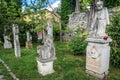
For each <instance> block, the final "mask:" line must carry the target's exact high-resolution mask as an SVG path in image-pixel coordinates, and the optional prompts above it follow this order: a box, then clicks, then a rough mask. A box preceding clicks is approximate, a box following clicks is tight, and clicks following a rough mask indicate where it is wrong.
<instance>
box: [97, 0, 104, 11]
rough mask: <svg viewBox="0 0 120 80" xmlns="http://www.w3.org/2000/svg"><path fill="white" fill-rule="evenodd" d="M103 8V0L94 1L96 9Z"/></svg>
mask: <svg viewBox="0 0 120 80" xmlns="http://www.w3.org/2000/svg"><path fill="white" fill-rule="evenodd" d="M102 8H103V1H101V0H99V1H97V2H96V9H97V10H101V9H102Z"/></svg>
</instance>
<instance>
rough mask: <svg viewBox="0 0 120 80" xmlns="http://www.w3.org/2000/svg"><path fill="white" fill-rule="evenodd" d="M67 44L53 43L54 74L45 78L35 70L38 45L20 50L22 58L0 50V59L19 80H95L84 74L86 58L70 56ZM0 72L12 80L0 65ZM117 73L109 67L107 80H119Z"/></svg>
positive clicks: (116, 70)
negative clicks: (54, 52) (54, 57)
mask: <svg viewBox="0 0 120 80" xmlns="http://www.w3.org/2000/svg"><path fill="white" fill-rule="evenodd" d="M67 44H68V43H67V42H55V48H56V57H57V59H56V60H55V61H54V69H55V73H53V74H50V75H46V76H45V77H44V76H42V75H40V74H39V73H38V69H37V62H36V56H37V53H36V47H37V45H39V44H34V45H33V48H31V49H25V48H21V55H22V56H21V57H20V58H16V57H15V55H14V49H11V50H4V48H0V54H1V55H0V58H1V59H3V60H4V61H5V63H6V64H7V65H8V66H9V67H10V69H11V70H12V72H13V73H14V74H15V75H16V76H17V77H18V78H19V79H20V80H96V79H94V78H93V77H91V76H88V75H87V74H86V71H85V59H86V58H85V57H86V56H85V55H83V56H73V55H71V54H70V51H69V50H68V47H67ZM0 70H1V74H3V75H4V76H5V79H6V80H13V79H12V78H11V77H10V76H9V74H8V73H7V71H6V70H4V67H3V66H2V65H1V64H0ZM119 71H120V69H119V68H114V67H112V66H110V73H109V76H108V80H119V79H120V73H119Z"/></svg>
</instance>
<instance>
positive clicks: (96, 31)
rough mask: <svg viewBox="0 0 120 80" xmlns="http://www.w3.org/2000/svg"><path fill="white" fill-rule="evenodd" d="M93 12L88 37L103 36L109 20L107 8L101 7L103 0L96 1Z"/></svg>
mask: <svg viewBox="0 0 120 80" xmlns="http://www.w3.org/2000/svg"><path fill="white" fill-rule="evenodd" d="M95 5H96V8H95V14H94V17H93V19H92V23H91V26H90V31H89V37H104V36H107V35H106V33H105V30H106V26H107V25H108V24H109V23H110V22H109V14H108V10H107V8H105V7H103V1H100V0H99V1H97V2H96V4H95Z"/></svg>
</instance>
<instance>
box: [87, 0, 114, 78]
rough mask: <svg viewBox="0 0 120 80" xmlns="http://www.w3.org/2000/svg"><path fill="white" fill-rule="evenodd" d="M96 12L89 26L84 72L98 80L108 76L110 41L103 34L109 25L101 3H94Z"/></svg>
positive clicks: (105, 9) (106, 12)
mask: <svg viewBox="0 0 120 80" xmlns="http://www.w3.org/2000/svg"><path fill="white" fill-rule="evenodd" d="M95 5H96V10H95V14H94V17H93V18H92V23H91V25H90V26H89V27H90V28H89V29H90V30H89V36H88V38H87V39H86V41H87V42H88V45H87V49H86V50H87V51H86V72H87V74H89V75H92V76H94V77H96V78H99V79H104V78H106V77H107V75H108V69H109V59H110V46H109V42H111V41H112V39H111V38H110V37H109V36H108V35H107V34H106V33H105V31H106V26H107V25H108V24H109V16H108V15H109V14H108V11H107V8H105V7H103V1H98V2H96V4H95Z"/></svg>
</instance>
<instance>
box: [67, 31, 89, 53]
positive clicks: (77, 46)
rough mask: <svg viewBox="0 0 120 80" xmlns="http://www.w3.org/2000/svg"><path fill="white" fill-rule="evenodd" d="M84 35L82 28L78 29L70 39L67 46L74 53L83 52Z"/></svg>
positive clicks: (84, 49) (85, 44) (84, 45)
mask: <svg viewBox="0 0 120 80" xmlns="http://www.w3.org/2000/svg"><path fill="white" fill-rule="evenodd" d="M86 35H87V34H86V33H85V32H84V31H83V30H80V31H78V34H77V35H76V36H75V37H73V38H72V39H71V40H70V42H69V44H68V47H69V49H70V50H71V51H72V52H73V54H74V55H78V54H83V53H85V51H86V46H87V43H86V42H85V41H84V40H85V38H86Z"/></svg>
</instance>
